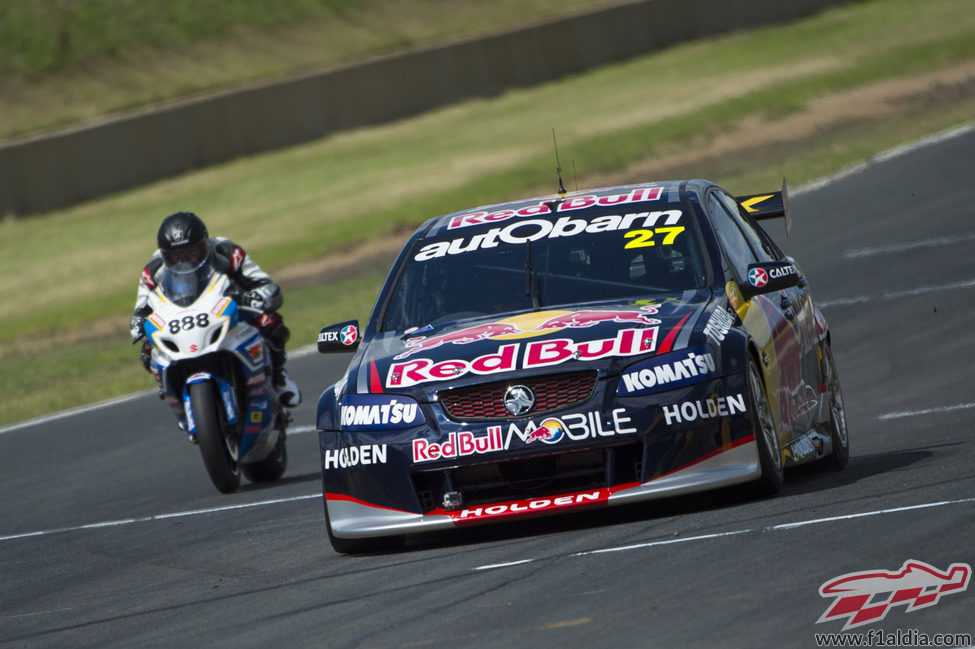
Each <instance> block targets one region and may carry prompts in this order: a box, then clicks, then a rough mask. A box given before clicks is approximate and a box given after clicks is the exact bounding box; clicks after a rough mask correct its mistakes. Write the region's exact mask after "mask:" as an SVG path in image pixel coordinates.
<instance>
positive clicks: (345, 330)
mask: <svg viewBox="0 0 975 649" xmlns="http://www.w3.org/2000/svg"><path fill="white" fill-rule="evenodd" d="M361 339H362V335H361V332H360V331H359V321H358V320H346V321H345V322H340V323H338V324H333V325H329V326H327V327H325V328H324V329H322V330H321V331H319V332H318V353H319V354H331V353H334V352H351V351H354V350H355V349H356V348H357V347H358V346H359V341H360V340H361Z"/></svg>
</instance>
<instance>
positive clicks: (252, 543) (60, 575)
mask: <svg viewBox="0 0 975 649" xmlns="http://www.w3.org/2000/svg"><path fill="white" fill-rule="evenodd" d="M973 159H975V131H972V130H967V131H962V132H960V133H956V134H954V135H953V136H951V137H946V138H942V139H941V140H939V141H937V142H934V143H928V144H925V145H923V146H919V147H915V148H913V149H912V150H910V151H902V152H900V153H898V154H896V155H891V156H887V157H885V158H883V159H878V160H874V161H871V162H870V163H868V164H866V165H864V166H863V167H862V168H860V169H857V170H854V171H852V172H850V173H847V174H844V175H842V176H841V177H837V178H834V179H832V180H830V181H829V182H827V183H825V184H822V185H820V186H816V187H810V188H806V189H805V190H804V191H802V192H798V193H797V194H796V195H794V196H793V202H792V207H793V219H794V226H793V231H792V236H791V238H789V239H786V238H785V236H784V234H783V233H782V231H781V228H780V227H779V226H778V225H775V226H774V227H773V228H772V231H773V234H774V236H776V237H777V238H778V239H779V241H780V242H782V243H783V246H784V247H785V248H786V250H787V251H788V252H789V253H791V254H793V255H794V256H795V257H796V258H797V259H798V260H799V262H800V264H801V265H802V267H803V270H804V271H805V273H806V275H807V277H808V278H809V280H810V283H811V286H812V289H813V294H814V297H815V298H816V299H817V301H819V302H820V303H821V305H822V307H823V311H824V313H825V314H826V316H827V317H828V318H829V320H830V324H831V328H832V338H833V346H834V350H835V355H836V359H837V363H838V365H839V369H840V375H841V378H842V384H843V388H844V393H845V398H846V404H847V410H848V413H847V415H848V420H849V428H850V431H851V438H852V457H851V460H850V464H849V467H848V468H847V469H846V470H845V471H843V472H841V473H828V472H827V473H824V472H822V471H816V470H797V471H794V472H792V474H790V475H789V476H788V479H787V483H786V487H785V489H784V490H783V492H782V493H780V494H779V495H778V496H777V497H774V498H771V499H766V500H742V499H740V498H738V497H737V496H738V495H737V494H735V493H728V492H720V493H717V494H714V495H704V496H697V497H687V498H680V499H673V500H668V501H662V502H656V503H652V504H646V505H640V506H635V507H631V508H627V509H621V510H605V511H603V512H599V513H596V514H583V515H575V516H567V517H557V518H547V519H541V520H537V521H533V522H530V523H524V524H522V523H518V524H512V525H506V526H496V527H491V528H480V529H478V530H476V531H470V530H468V531H464V532H459V533H451V534H447V535H439V536H437V537H431V538H427V539H424V540H422V541H420V542H411V543H410V544H409V545H408V546H407V547H406V548H405V549H404V550H403V551H401V552H397V553H393V554H385V555H366V556H358V557H348V556H341V555H338V554H335V553H334V552H333V551H332V549H331V547H330V545H329V544H328V541H327V539H326V537H325V531H324V523H323V519H322V502H321V486H320V485H321V483H320V464H319V458H318V454H317V439H316V436H315V434H314V432H313V431H312V430H311V428H313V426H314V421H313V420H314V404H315V401H316V397H317V393H318V392H320V391H321V389H323V388H324V387H325V386H326V385H328V384H329V383H330V382H331V381H332V380H334V378H335V377H336V376H337V374H338V371H339V365H340V364H341V363H343V362H344V361H345V359H344V358H335V357H319V356H317V355H304V356H301V357H298V358H293V359H292V361H291V367H292V373H293V374H294V375H295V376H296V378H297V379H298V380H299V382H300V383H301V384H302V385H303V387H304V390H305V392H306V401H305V404H304V405H302V406H301V407H300V408H299V409H298V410H297V411H296V421H295V429H296V431H297V432H296V434H294V435H293V436H292V437H291V438H290V440H289V444H290V445H289V452H290V456H291V463H290V466H289V470H288V472H287V474H286V476H285V477H284V479H282V480H281V481H280V482H279V483H276V484H273V485H269V486H260V487H258V486H254V485H245V486H244V487H243V488H242V489H241V490H240V491H239V492H238V493H236V494H233V495H229V496H224V495H220V494H219V493H217V491H216V490H215V489H214V488H213V487H212V486H211V485H210V483H209V480H208V478H207V477H206V474H205V471H204V469H203V465H202V462H201V460H200V457H199V453H198V450H197V448H196V447H194V446H191V445H190V444H188V443H187V442H186V441H185V439H184V438H183V436H182V435H181V434H180V433H179V432H178V431H177V429H176V427H175V425H174V422H173V420H172V417H171V415H170V413H169V411H168V409H167V408H166V406H165V405H164V404H163V403H162V402H160V401H159V400H158V399H156V398H155V397H154V396H153V395H150V394H142V395H139V396H136V397H133V398H130V399H128V400H123V401H120V402H116V403H113V404H108V405H106V404H101V405H99V406H98V407H96V408H93V409H90V410H82V411H77V412H74V413H71V414H70V415H65V416H60V417H55V418H50V419H44V420H39V421H35V422H30V423H28V424H26V425H18V426H14V427H7V428H5V429H0V485H2V490H3V493H2V502H3V509H2V512H3V515H2V517H0V646H3V647H7V646H11V647H52V648H53V647H56V648H58V649H63V648H69V647H140V648H148V647H167V648H172V647H235V648H240V647H271V646H275V647H465V648H467V647H499V646H504V647H512V648H518V647H532V648H536V647H553V646H558V647H676V646H685V647H773V646H774V647H812V646H816V641H815V635H814V634H816V633H824V632H838V631H840V629H841V628H842V621H835V620H834V621H828V622H823V623H818V624H817V620H818V619H819V618H820V616H821V615H822V614H823V613H824V612H825V611H826V610H827V608H828V607H829V605H830V604H831V603H832V599H828V598H824V597H821V596H820V594H819V588H820V586H821V585H822V584H823V583H824V582H826V581H829V580H831V579H833V578H834V577H837V576H840V575H844V574H846V573H851V572H861V571H880V570H886V571H896V570H898V569H899V568H900V567H901V566H902V565H903V564H904V562H905V561H907V560H909V559H914V560H920V561H923V562H926V563H927V564H930V565H931V566H933V567H935V568H938V569H940V570H945V569H947V568H948V566H949V565H950V564H953V563H965V564H969V565H975V547H973V545H972V539H973V538H975V477H973V476H972V468H973V466H975V437H973V434H972V426H971V423H970V422H971V420H972V416H973V415H975V394H973V390H972V386H973V385H975V309H973V307H972V303H973V300H975V261H973V260H975V218H973V217H975V209H973V207H972V206H973V205H975V187H973V182H972V181H973V175H972V171H971V169H972V167H971V161H972V160H973ZM776 228H778V229H776ZM322 320H323V323H322V324H327V323H328V321H329V316H328V313H327V310H324V309H323V313H322ZM309 342H310V341H309ZM146 387H149V385H148V384H147V386H146ZM973 606H975V586H972V587H970V588H969V589H968V590H966V591H964V592H955V593H953V594H949V595H944V596H943V597H942V598H941V599H940V600H939V601H938V602H937V603H936V604H935V605H933V606H929V607H926V608H921V609H917V610H913V611H910V612H908V611H907V610H906V609H907V607H906V605H899V606H892V607H890V609H889V611H888V614H887V616H886V618H884V619H883V620H882V621H880V622H877V623H874V624H870V625H865V626H862V627H858V628H856V629H853V630H852V631H851V632H856V631H860V632H863V633H864V634H866V633H867V632H870V631H874V632H875V633H876V632H877V631H878V630H883V631H885V632H896V630H902V631H908V632H911V631H910V630H914V631H913V632H914V633H924V634H929V635H933V634H938V633H941V634H943V633H973V632H975V623H973V622H972V619H973V618H972V614H971V612H972V610H973ZM874 640H875V641H876V636H874Z"/></svg>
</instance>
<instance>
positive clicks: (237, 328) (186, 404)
mask: <svg viewBox="0 0 975 649" xmlns="http://www.w3.org/2000/svg"><path fill="white" fill-rule="evenodd" d="M187 275H189V274H187ZM196 279H198V280H199V279H203V280H204V281H206V280H207V279H208V280H209V281H208V282H207V283H206V284H205V286H204V285H202V284H201V285H199V286H198V287H197V290H196V291H194V290H191V289H189V288H188V289H187V290H186V292H185V293H184V294H182V295H177V296H176V298H175V299H174V297H173V296H172V295H170V296H169V297H167V293H173V292H177V293H178V288H179V287H177V290H174V288H173V286H169V287H168V288H169V289H170V290H169V291H165V292H164V287H163V286H159V287H156V288H155V289H154V290H153V291H152V292H151V293H150V295H149V306H150V307H151V308H152V314H151V315H150V316H149V317H148V318H147V319H146V322H145V333H146V337H147V338H148V340H149V342H150V344H151V345H152V360H151V364H150V369H151V370H152V372H153V374H154V375H156V376H157V378H158V379H159V382H160V385H161V386H162V388H163V391H164V393H165V396H166V398H167V401H168V402H169V405H170V407H171V408H172V409H173V411H174V412H175V414H176V416H177V417H178V418H179V420H180V422H181V423H182V424H183V425H184V426H185V429H186V431H187V432H188V433H189V435H190V436H195V435H196V424H195V421H194V417H193V410H192V406H191V400H190V396H189V386H190V385H192V384H194V383H200V382H203V381H213V382H214V384H215V385H216V387H217V392H218V394H219V395H220V401H221V403H222V405H223V408H222V410H223V414H224V417H225V421H226V422H227V424H228V425H229V426H231V427H238V426H240V425H242V427H243V430H242V431H241V437H240V443H239V447H238V449H237V453H236V455H237V457H238V458H239V460H240V462H242V463H247V462H254V461H258V460H261V459H263V458H265V457H266V456H267V455H268V454H269V453H270V452H271V451H272V450H273V449H274V447H275V444H276V443H277V441H278V437H279V435H280V432H279V429H278V427H277V426H275V425H273V424H274V423H275V418H276V416H277V414H278V413H277V410H276V407H275V406H276V404H275V403H274V396H273V391H272V390H271V385H270V377H271V360H270V355H269V354H268V351H267V349H266V348H265V342H264V339H263V338H262V337H261V334H260V332H259V331H258V330H257V328H255V327H253V326H252V325H250V324H248V323H247V322H244V321H242V320H240V317H239V311H238V308H237V303H236V302H235V301H234V300H233V299H232V298H230V297H227V296H226V295H224V293H225V292H226V291H227V290H228V289H229V288H231V286H232V284H231V281H230V279H229V278H228V277H227V275H226V274H224V273H219V272H216V271H211V272H209V273H208V274H203V275H202V276H200V274H199V273H198V274H197V277H196ZM186 281H187V283H191V282H190V280H189V278H188V279H187V280H186ZM171 284H172V282H171ZM177 302H179V303H177ZM227 353H229V354H232V355H233V356H234V357H235V358H236V359H237V360H238V361H239V364H240V367H241V369H242V376H241V377H240V378H241V379H242V380H243V384H242V385H236V386H235V380H234V377H232V376H222V375H221V373H220V372H218V371H215V370H214V368H220V367H223V364H221V363H215V362H209V363H208V362H207V357H213V356H214V355H217V354H227ZM177 369H180V370H185V372H186V373H184V372H183V371H176V370H177ZM174 375H175V376H174ZM241 392H243V394H241ZM241 396H242V397H243V399H239V397H241ZM241 401H242V404H243V406H244V407H243V409H242V408H241V403H240V402H241ZM242 410H243V412H241V411H242ZM235 459H236V458H235Z"/></svg>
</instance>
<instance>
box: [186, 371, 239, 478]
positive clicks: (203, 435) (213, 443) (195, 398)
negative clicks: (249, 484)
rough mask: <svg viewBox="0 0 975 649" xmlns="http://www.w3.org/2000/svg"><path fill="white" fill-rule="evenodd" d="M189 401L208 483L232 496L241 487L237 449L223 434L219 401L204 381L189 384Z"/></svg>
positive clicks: (210, 385) (207, 382)
mask: <svg viewBox="0 0 975 649" xmlns="http://www.w3.org/2000/svg"><path fill="white" fill-rule="evenodd" d="M190 402H191V403H192V405H193V419H194V420H195V422H196V440H197V442H198V443H199V445H200V455H202V456H203V465H204V466H205V467H206V469H207V473H208V474H209V475H210V481H211V482H213V486H214V487H216V488H217V489H218V490H219V491H220V492H221V493H225V494H229V493H233V492H235V491H237V488H238V487H240V465H239V464H238V463H237V452H238V448H239V447H238V445H237V444H236V443H235V442H234V441H232V440H230V439H228V438H227V436H226V435H225V434H224V427H223V421H222V418H221V417H220V412H219V410H218V409H217V404H218V403H219V399H218V398H217V393H216V389H215V388H214V385H213V383H212V382H211V381H203V382H202V383H194V384H192V385H190Z"/></svg>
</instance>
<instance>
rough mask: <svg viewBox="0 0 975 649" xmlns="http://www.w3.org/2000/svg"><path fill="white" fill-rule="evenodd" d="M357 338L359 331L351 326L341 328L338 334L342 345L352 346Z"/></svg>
mask: <svg viewBox="0 0 975 649" xmlns="http://www.w3.org/2000/svg"><path fill="white" fill-rule="evenodd" d="M358 338H359V330H358V329H356V328H355V327H354V326H353V325H346V326H344V327H342V331H340V332H339V339H340V340H341V341H342V344H343V345H346V346H348V345H352V344H353V343H355V341H356V340H357V339H358Z"/></svg>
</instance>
